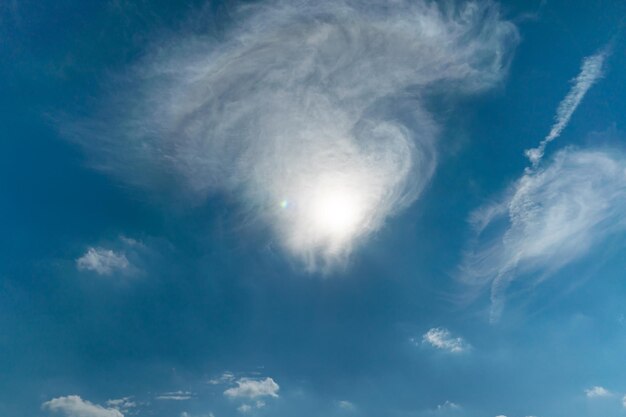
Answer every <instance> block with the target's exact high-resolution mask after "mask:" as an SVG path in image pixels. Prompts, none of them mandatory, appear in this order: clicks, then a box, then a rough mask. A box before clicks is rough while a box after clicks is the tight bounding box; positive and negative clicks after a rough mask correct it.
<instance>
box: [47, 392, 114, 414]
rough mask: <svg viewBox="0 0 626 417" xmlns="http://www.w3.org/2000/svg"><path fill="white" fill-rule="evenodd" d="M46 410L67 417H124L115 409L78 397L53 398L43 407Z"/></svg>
mask: <svg viewBox="0 0 626 417" xmlns="http://www.w3.org/2000/svg"><path fill="white" fill-rule="evenodd" d="M41 408H42V409H44V410H49V411H52V412H60V413H62V414H64V415H66V416H67V417H124V414H122V412H121V411H120V410H118V409H116V408H114V407H111V408H106V407H103V406H101V405H98V404H93V403H91V402H89V401H87V400H83V399H82V398H81V397H80V396H78V395H68V396H66V397H58V398H53V399H52V400H50V401H46V402H45V403H43V404H42V405H41Z"/></svg>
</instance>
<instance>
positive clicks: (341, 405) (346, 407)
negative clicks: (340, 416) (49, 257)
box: [339, 400, 356, 411]
mask: <svg viewBox="0 0 626 417" xmlns="http://www.w3.org/2000/svg"><path fill="white" fill-rule="evenodd" d="M339 408H341V409H343V410H347V411H353V410H354V409H355V408H356V407H355V406H354V404H352V403H351V402H350V401H346V400H342V401H339Z"/></svg>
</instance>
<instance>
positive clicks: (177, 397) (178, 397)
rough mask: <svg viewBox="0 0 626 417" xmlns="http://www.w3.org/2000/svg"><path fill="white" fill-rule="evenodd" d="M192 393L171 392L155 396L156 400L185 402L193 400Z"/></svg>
mask: <svg viewBox="0 0 626 417" xmlns="http://www.w3.org/2000/svg"><path fill="white" fill-rule="evenodd" d="M193 395H194V394H193V393H192V392H189V391H173V392H164V393H162V394H159V395H157V396H156V399H157V400H169V401H186V400H190V399H192V398H193Z"/></svg>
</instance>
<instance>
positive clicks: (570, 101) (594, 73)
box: [525, 46, 610, 167]
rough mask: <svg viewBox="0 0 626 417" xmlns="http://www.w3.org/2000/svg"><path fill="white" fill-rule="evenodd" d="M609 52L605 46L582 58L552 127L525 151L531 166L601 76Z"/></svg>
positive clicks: (563, 127)
mask: <svg viewBox="0 0 626 417" xmlns="http://www.w3.org/2000/svg"><path fill="white" fill-rule="evenodd" d="M609 52H610V48H609V47H608V46H607V47H605V48H603V49H601V50H600V51H599V52H597V53H595V54H594V55H591V56H588V57H586V58H585V59H584V60H583V63H582V66H581V68H580V73H579V74H578V76H577V77H576V78H574V80H573V83H574V85H573V86H572V88H571V90H570V91H569V93H567V95H566V96H565V98H564V99H563V101H561V103H560V104H559V107H558V108H557V110H556V116H555V118H554V119H555V121H554V125H552V129H550V132H549V133H548V135H547V136H546V137H545V138H544V139H543V140H542V141H541V142H540V143H539V146H537V147H536V148H532V149H527V150H526V151H525V154H526V156H527V157H528V159H529V160H530V162H531V163H532V165H533V167H537V165H538V164H539V162H540V161H541V159H542V158H543V154H544V153H545V150H546V146H548V144H549V143H550V142H552V141H553V140H555V139H556V138H558V137H559V136H560V135H561V132H563V129H565V127H566V126H567V124H568V123H569V121H570V119H571V118H572V115H573V114H574V112H575V111H576V109H577V108H578V106H579V105H580V103H581V102H582V100H583V98H585V95H586V94H587V91H589V89H590V88H591V87H592V86H593V85H594V84H595V83H596V82H597V81H598V80H599V79H600V78H601V77H602V75H603V71H604V65H605V61H606V59H607V57H608V56H609Z"/></svg>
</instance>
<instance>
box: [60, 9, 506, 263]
mask: <svg viewBox="0 0 626 417" xmlns="http://www.w3.org/2000/svg"><path fill="white" fill-rule="evenodd" d="M234 19H235V22H236V24H234V25H232V29H231V30H229V31H228V32H227V33H225V34H224V36H223V40H222V41H219V42H218V41H216V39H214V38H212V37H209V36H207V35H204V34H199V33H184V34H180V35H178V36H176V37H173V38H172V39H170V40H168V41H162V42H160V43H158V44H155V45H154V48H153V50H152V53H148V54H146V58H145V59H144V60H143V62H141V63H140V64H138V65H137V66H136V67H135V68H134V69H133V70H132V71H130V72H129V73H130V74H129V76H128V80H127V82H126V83H124V84H123V85H122V86H121V87H114V88H112V91H111V96H112V98H111V101H110V102H109V103H108V104H105V105H103V107H106V110H103V111H102V114H99V115H98V117H97V118H95V119H96V120H98V121H97V122H92V123H89V122H85V123H83V124H81V125H80V126H74V127H73V128H70V129H69V130H71V132H68V133H69V134H70V135H73V136H74V137H75V138H76V140H78V141H80V142H81V143H82V144H83V145H84V146H85V147H87V148H89V149H90V150H91V151H92V152H91V154H92V155H93V156H94V164H95V165H96V166H97V167H98V168H100V169H102V170H104V171H106V172H109V173H111V174H113V175H117V176H120V177H122V178H123V179H124V180H126V181H128V182H130V183H132V184H134V185H137V186H142V187H147V188H150V189H157V190H163V189H164V188H163V187H166V188H167V187H169V188H168V189H175V190H177V191H180V192H184V193H186V195H188V196H190V197H192V198H193V199H194V200H202V199H204V198H206V197H207V196H209V195H211V194H214V193H224V192H225V193H229V194H231V195H234V196H236V197H237V198H238V200H239V201H240V202H241V207H242V210H248V213H246V214H248V216H247V217H246V218H247V219H251V221H254V222H257V221H258V222H260V223H261V224H265V225H267V227H268V228H269V230H271V231H272V232H273V235H274V237H275V239H276V241H277V242H278V243H279V244H280V246H282V248H283V249H284V250H285V251H286V252H287V253H289V254H291V255H293V256H294V257H296V258H297V259H299V260H300V261H302V263H303V264H304V266H305V267H306V268H308V269H309V270H326V269H327V268H329V267H332V266H336V265H341V264H343V263H345V261H346V259H347V257H348V256H349V254H350V253H351V252H352V250H353V249H354V246H355V245H356V244H357V243H358V242H360V241H362V240H363V239H364V238H366V237H367V236H368V235H370V234H372V233H373V232H375V231H376V230H378V229H379V228H381V227H382V225H383V224H384V222H385V220H386V219H387V218H388V217H389V216H392V215H394V214H395V213H397V212H399V211H401V210H403V209H404V208H406V207H407V206H408V205H410V204H411V203H412V202H413V201H415V200H416V199H417V198H418V197H419V196H420V194H421V192H422V190H423V189H424V187H425V186H426V184H427V183H428V182H429V180H430V178H431V176H432V174H433V171H434V169H435V166H436V152H435V140H436V136H437V132H438V130H439V127H438V126H437V123H436V122H435V119H436V118H435V117H434V115H432V114H431V113H430V112H429V111H428V110H426V107H427V106H426V102H425V101H424V99H423V97H425V96H426V95H427V94H425V93H426V92H427V91H428V92H429V93H432V92H437V91H439V92H442V91H443V92H445V93H454V94H470V93H476V92H481V91H484V90H486V89H489V88H491V87H493V86H494V85H496V84H498V83H499V82H501V80H502V79H503V76H504V74H505V72H506V69H507V67H508V63H509V61H510V56H511V52H512V50H513V49H514V47H515V45H516V44H517V42H518V33H517V30H516V28H515V26H514V25H513V24H512V23H510V22H507V21H504V20H503V19H502V17H501V14H500V12H499V9H498V7H497V5H496V4H495V3H493V2H491V1H470V2H464V3H463V4H462V5H458V6H456V5H454V3H453V2H430V1H425V0H417V1H409V0H397V1H394V2H388V1H386V0H373V1H370V2H367V4H361V3H359V2H353V1H348V0H318V1H314V2H311V1H304V0H295V1H294V0H273V1H272V0H270V1H265V2H262V3H258V4H257V3H246V5H245V7H242V8H241V9H240V11H239V13H237V12H235V13H234ZM164 184H165V185H164Z"/></svg>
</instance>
